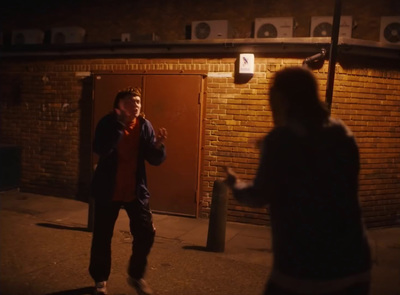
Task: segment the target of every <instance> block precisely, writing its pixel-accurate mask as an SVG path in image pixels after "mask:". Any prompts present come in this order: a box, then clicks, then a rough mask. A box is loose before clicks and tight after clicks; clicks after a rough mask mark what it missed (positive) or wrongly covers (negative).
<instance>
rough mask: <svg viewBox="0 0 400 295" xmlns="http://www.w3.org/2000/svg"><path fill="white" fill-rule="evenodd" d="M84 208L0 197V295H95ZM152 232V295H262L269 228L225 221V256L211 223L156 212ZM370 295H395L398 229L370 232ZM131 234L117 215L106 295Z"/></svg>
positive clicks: (120, 280)
mask: <svg viewBox="0 0 400 295" xmlns="http://www.w3.org/2000/svg"><path fill="white" fill-rule="evenodd" d="M88 211H89V210H88V204H87V203H84V202H80V201H76V200H71V199H65V198H58V197H52V196H44V195H37V194H31V193H24V192H19V191H18V190H10V191H4V192H0V294H1V295H19V294H24V295H84V294H92V291H93V282H92V280H91V278H90V276H89V273H88V270H87V269H88V264H89V250H90V243H91V232H90V231H89V230H88V228H87V227H88ZM154 223H155V226H156V228H157V234H156V239H155V243H154V246H153V248H152V251H151V253H150V255H149V264H148V269H147V273H146V280H147V281H148V283H149V285H150V286H151V287H152V288H153V290H154V293H155V294H156V295H167V294H171V295H172V294H174V295H180V294H188V295H197V294H198V295H203V294H229V295H235V294H238V295H239V294H262V291H263V288H264V285H265V282H266V280H267V278H268V275H269V272H270V270H271V267H272V252H271V233H270V228H269V227H267V226H257V225H250V224H241V223H234V222H227V224H226V235H225V249H224V251H223V252H211V251H208V250H207V247H206V246H207V233H208V226H209V221H208V219H196V218H190V217H180V216H173V215H165V214H154ZM368 236H369V239H370V243H371V247H372V255H373V257H372V258H373V262H374V264H373V269H372V290H371V295H400V227H392V228H379V229H369V230H368ZM131 241H132V237H131V235H130V233H129V226H128V217H127V215H126V213H125V211H123V210H121V212H120V215H119V217H118V220H117V223H116V226H115V231H114V237H113V242H112V243H113V244H112V269H111V275H110V278H109V281H108V289H109V294H114V295H128V294H129V295H131V294H132V295H133V294H136V292H135V291H134V290H133V289H132V288H131V287H129V286H128V284H127V283H126V267H127V261H128V258H129V256H130V251H131Z"/></svg>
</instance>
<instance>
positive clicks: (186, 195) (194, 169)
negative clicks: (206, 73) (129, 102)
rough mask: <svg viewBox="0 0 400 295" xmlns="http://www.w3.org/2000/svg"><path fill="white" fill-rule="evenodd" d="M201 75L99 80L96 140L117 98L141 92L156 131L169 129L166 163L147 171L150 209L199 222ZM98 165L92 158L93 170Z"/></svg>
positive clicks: (110, 76)
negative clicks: (128, 91) (136, 89)
mask: <svg viewBox="0 0 400 295" xmlns="http://www.w3.org/2000/svg"><path fill="white" fill-rule="evenodd" d="M202 79H203V78H202V76H201V75H171V74H166V75H150V74H148V75H141V74H137V75H135V74H113V73H105V74H96V75H94V103H93V105H94V110H93V126H92V130H93V135H94V130H95V127H96V125H97V123H98V121H99V120H100V119H101V118H102V117H103V116H104V115H105V114H107V113H108V112H110V111H111V110H112V107H113V102H114V99H115V96H116V94H117V92H118V91H119V90H121V89H124V88H127V87H129V86H132V87H133V86H139V87H142V96H143V97H142V110H143V111H144V112H145V114H146V119H149V120H150V122H151V123H152V124H153V127H154V129H155V131H156V132H157V131H158V128H160V127H165V128H167V131H168V139H167V142H166V147H167V159H166V161H165V162H164V163H163V164H162V165H161V166H158V167H153V166H151V165H147V181H148V186H149V190H150V194H151V198H150V205H151V208H152V210H153V211H155V212H157V211H158V212H166V213H174V214H182V215H190V216H196V214H197V196H196V193H197V188H198V174H199V171H198V170H199V166H198V165H199V163H198V162H199V137H200V91H201V85H202ZM97 161H98V158H97V156H96V155H93V164H94V165H95V164H96V163H97Z"/></svg>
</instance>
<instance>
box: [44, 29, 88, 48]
mask: <svg viewBox="0 0 400 295" xmlns="http://www.w3.org/2000/svg"><path fill="white" fill-rule="evenodd" d="M85 34H86V31H85V29H83V28H81V27H55V28H52V29H51V43H52V44H66V43H82V42H84V41H85Z"/></svg>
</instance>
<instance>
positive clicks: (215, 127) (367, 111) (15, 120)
mask: <svg viewBox="0 0 400 295" xmlns="http://www.w3.org/2000/svg"><path fill="white" fill-rule="evenodd" d="M301 62H302V60H299V59H289V58H262V57H260V58H256V66H255V75H254V77H253V78H252V79H250V80H249V81H248V82H247V83H241V84H238V83H234V78H233V72H234V63H235V59H233V58H213V59H207V58H185V59H175V58H173V59H122V58H121V59H101V58H98V59H63V60H58V59H57V60H42V61H19V62H16V61H13V62H4V61H3V63H2V66H1V68H0V79H1V80H0V85H1V90H0V91H1V92H0V94H1V101H0V114H1V117H0V138H1V141H0V142H1V143H12V144H17V145H20V146H22V147H23V149H22V151H23V152H22V183H21V188H22V189H23V190H26V191H32V192H38V193H43V194H54V195H60V196H67V197H76V196H77V195H78V194H79V192H80V191H81V188H82V187H85V186H87V184H88V182H89V181H90V169H91V168H90V140H89V139H90V136H89V134H90V110H91V86H90V83H89V84H88V83H86V80H87V79H84V78H82V77H81V76H79V72H90V71H95V70H113V71H131V70H165V71H168V70H200V71H204V72H206V73H210V72H224V73H232V77H227V78H221V77H219V78H213V77H209V78H207V89H205V92H206V112H205V117H204V119H205V129H204V155H203V161H202V166H201V175H202V183H201V188H202V189H201V198H200V204H199V206H200V216H202V217H207V216H208V213H209V209H210V203H211V194H212V185H213V182H214V180H215V179H217V178H223V177H224V172H223V166H225V165H227V166H231V167H233V168H234V169H235V170H236V171H237V172H238V173H240V174H241V175H242V176H243V177H244V178H246V179H251V178H252V177H253V176H254V173H255V170H256V168H257V165H258V157H259V153H258V149H257V147H256V143H257V141H258V140H259V139H260V138H261V137H262V136H264V135H265V134H266V133H267V132H268V131H269V130H270V129H271V128H272V118H271V113H270V109H269V106H268V101H267V92H268V87H269V83H270V82H271V78H272V76H273V74H274V73H275V72H276V71H277V70H279V69H280V68H282V67H286V66H291V65H301ZM336 71H337V73H336V82H335V89H334V90H335V92H334V97H333V104H332V115H333V116H334V117H339V118H341V119H343V120H344V121H345V123H346V124H348V125H349V126H350V128H351V129H352V130H353V132H354V133H355V136H356V138H357V141H358V143H359V146H360V153H361V175H360V200H361V204H362V208H363V211H364V215H365V218H366V221H367V223H368V225H369V226H383V225H393V224H399V222H400V221H399V219H400V86H399V85H400V81H399V80H400V72H399V71H393V70H387V69H386V68H379V67H378V68H376V69H364V68H348V67H343V66H341V65H340V64H338V65H337V69H336ZM314 72H315V74H316V75H317V77H318V78H319V79H320V80H319V81H320V92H321V96H322V97H324V95H325V87H326V77H327V63H325V65H324V66H323V67H322V68H321V69H320V70H315V71H314ZM77 73H78V74H77ZM265 212H266V209H253V208H248V207H244V206H243V205H240V204H238V203H237V202H236V201H234V200H233V199H230V200H229V212H228V218H229V220H232V221H240V222H250V223H256V224H265V223H268V221H269V220H268V215H267V214H265Z"/></svg>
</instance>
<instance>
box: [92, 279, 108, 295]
mask: <svg viewBox="0 0 400 295" xmlns="http://www.w3.org/2000/svg"><path fill="white" fill-rule="evenodd" d="M94 294H95V295H106V294H107V282H106V281H103V282H96V285H95V287H94Z"/></svg>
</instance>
